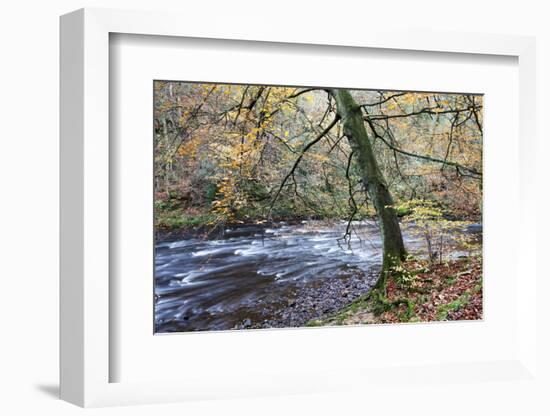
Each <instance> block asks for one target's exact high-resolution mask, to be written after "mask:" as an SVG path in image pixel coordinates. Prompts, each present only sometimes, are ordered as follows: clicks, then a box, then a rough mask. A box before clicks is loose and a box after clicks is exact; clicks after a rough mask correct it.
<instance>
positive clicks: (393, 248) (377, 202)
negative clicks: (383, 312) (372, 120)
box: [330, 89, 406, 288]
mask: <svg viewBox="0 0 550 416" xmlns="http://www.w3.org/2000/svg"><path fill="white" fill-rule="evenodd" d="M330 94H331V95H332V96H333V97H334V99H335V100H336V110H337V113H338V116H339V117H340V119H341V120H342V124H343V128H344V135H345V136H346V138H347V139H348V141H349V143H350V146H351V147H352V149H353V151H354V154H355V155H356V157H357V159H356V160H357V162H358V164H359V168H360V171H361V176H362V180H363V183H364V186H365V189H366V191H367V193H368V196H369V199H370V200H371V201H372V203H373V205H374V208H375V210H376V213H377V216H378V222H379V225H380V231H381V234H382V242H383V250H384V253H383V263H382V273H381V277H380V279H379V281H378V284H377V287H379V288H384V287H385V284H386V278H387V274H388V273H387V272H388V270H389V269H390V268H391V267H393V266H395V265H397V264H399V263H401V261H402V260H404V258H405V254H406V252H405V245H404V244H403V236H402V235H401V228H400V227H399V221H398V219H397V214H396V212H395V209H394V208H393V204H394V202H393V199H392V197H391V194H390V192H389V190H388V186H387V184H386V181H385V179H384V176H383V175H382V172H381V171H380V168H379V167H378V162H377V160H376V156H375V154H374V152H373V148H372V144H371V142H370V139H369V136H368V134H367V130H366V128H365V124H364V121H363V116H362V113H361V108H360V107H359V105H358V104H357V103H356V102H355V100H354V99H353V97H352V96H351V94H350V93H349V91H347V90H336V89H335V90H331V91H330Z"/></svg>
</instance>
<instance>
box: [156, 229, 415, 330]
mask: <svg viewBox="0 0 550 416" xmlns="http://www.w3.org/2000/svg"><path fill="white" fill-rule="evenodd" d="M353 228H354V230H355V232H354V233H353V234H352V238H351V241H349V242H348V243H346V242H345V241H343V240H342V237H343V235H344V234H345V229H346V223H345V222H338V223H336V224H332V225H326V224H322V223H317V222H304V223H302V224H298V225H288V224H285V223H281V224H277V225H276V226H274V227H273V228H267V229H266V228H260V227H255V226H242V227H238V228H234V229H227V230H225V232H224V236H223V237H222V238H219V239H200V238H190V239H185V240H180V241H166V242H161V243H159V244H157V245H156V252H155V329H156V332H180V331H194V330H223V329H233V328H261V327H281V326H301V325H304V324H305V323H306V322H307V321H308V320H310V319H312V318H315V317H319V316H321V315H323V314H327V313H331V312H334V311H335V310H337V309H338V308H341V307H344V306H345V305H346V304H348V303H350V302H351V301H352V300H353V299H355V298H357V297H358V296H360V295H361V294H364V293H366V292H368V290H370V288H371V287H372V285H373V284H374V283H375V281H376V276H377V273H378V271H379V268H380V263H381V253H382V248H381V241H380V237H379V230H378V228H377V225H376V224H375V223H373V222H361V223H355V224H354V227H353ZM403 228H404V231H403V232H404V239H405V244H406V246H407V249H408V250H409V251H415V250H416V251H417V250H421V249H422V248H423V246H424V245H425V242H424V241H423V240H422V238H421V237H420V236H418V235H415V233H411V232H410V231H409V230H408V229H407V228H406V227H403Z"/></svg>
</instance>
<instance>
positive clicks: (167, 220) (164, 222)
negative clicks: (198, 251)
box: [156, 211, 216, 229]
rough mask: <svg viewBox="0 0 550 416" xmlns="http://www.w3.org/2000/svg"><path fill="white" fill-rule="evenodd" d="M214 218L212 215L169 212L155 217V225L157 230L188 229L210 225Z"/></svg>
mask: <svg viewBox="0 0 550 416" xmlns="http://www.w3.org/2000/svg"><path fill="white" fill-rule="evenodd" d="M215 218H216V217H215V215H213V214H199V215H188V214H183V213H181V212H180V211H171V212H164V213H161V214H159V215H157V220H156V223H157V227H159V228H169V229H176V228H190V227H198V226H203V225H208V224H211V223H212V221H214V220H215Z"/></svg>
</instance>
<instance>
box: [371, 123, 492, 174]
mask: <svg viewBox="0 0 550 416" xmlns="http://www.w3.org/2000/svg"><path fill="white" fill-rule="evenodd" d="M365 120H366V122H367V123H368V124H369V126H370V128H371V130H372V132H373V133H374V135H375V136H376V137H377V138H378V139H380V140H381V141H382V142H383V143H384V144H385V145H386V146H388V147H389V148H390V149H392V150H394V151H396V152H398V153H401V154H403V155H406V156H410V157H416V158H418V159H423V160H427V161H429V162H434V163H442V164H444V165H447V166H453V167H454V168H456V169H457V171H458V172H460V169H462V170H465V171H466V172H469V173H471V174H472V175H475V176H477V177H478V178H481V177H482V174H481V172H478V171H477V170H475V169H473V168H467V167H465V166H462V165H460V164H458V163H455V162H449V161H445V160H442V159H436V158H433V157H430V156H425V155H419V154H416V153H411V152H407V151H406V150H402V149H399V148H398V147H396V146H394V145H393V144H391V143H390V142H388V141H387V140H386V139H385V138H384V137H382V135H380V134H378V132H377V131H376V127H375V126H374V123H373V122H372V120H370V118H369V117H366V118H365Z"/></svg>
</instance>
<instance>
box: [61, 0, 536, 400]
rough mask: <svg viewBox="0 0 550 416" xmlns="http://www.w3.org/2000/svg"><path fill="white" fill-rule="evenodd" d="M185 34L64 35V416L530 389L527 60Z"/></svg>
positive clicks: (141, 16)
mask: <svg viewBox="0 0 550 416" xmlns="http://www.w3.org/2000/svg"><path fill="white" fill-rule="evenodd" d="M182 18H183V17H182V16H177V15H173V14H169V13H166V14H165V13H145V12H129V11H115V10H100V9H83V10H79V11H76V12H73V13H71V14H68V15H65V16H63V17H62V18H61V84H62V85H61V255H62V258H61V397H62V398H63V399H65V400H67V401H69V402H72V403H75V404H78V405H80V406H105V405H118V404H139V403H158V402H166V401H185V400H193V399H205V398H220V397H221V398H224V397H227V398H231V397H255V396H261V395H270V394H300V393H322V392H330V391H358V392H361V391H365V389H367V390H368V391H369V392H371V393H372V394H373V395H377V396H381V395H382V396H383V395H388V397H390V396H391V395H392V394H393V395H394V394H396V393H395V391H393V393H392V392H389V391H388V388H387V387H388V386H392V389H394V390H395V389H397V390H399V392H401V393H402V394H404V395H407V394H410V393H411V391H410V390H411V386H412V385H413V384H415V385H420V386H428V385H430V384H433V383H438V385H439V386H443V387H441V390H442V391H441V397H440V398H439V399H440V400H446V397H447V398H448V397H452V395H453V391H452V390H453V389H455V390H456V388H457V387H456V386H453V387H452V388H451V387H450V384H451V383H456V382H458V383H461V384H462V386H463V387H464V386H468V385H469V386H470V388H472V386H475V388H476V389H481V390H483V392H484V393H485V394H486V395H487V397H498V395H499V389H501V388H502V383H503V382H505V383H508V384H507V388H510V389H516V388H517V386H519V385H521V386H531V387H533V386H534V387H533V388H538V387H537V386H538V385H539V384H537V383H539V378H537V374H536V368H537V363H536V360H535V358H536V355H535V351H536V347H537V339H536V331H537V327H536V283H537V270H536V268H535V262H533V261H532V258H533V253H534V252H535V251H536V248H535V240H536V236H535V231H536V228H537V218H536V217H535V216H534V215H532V214H531V210H530V209H529V207H530V206H531V204H533V203H534V202H533V196H532V195H533V192H532V189H531V188H532V187H533V184H532V182H531V181H530V180H529V178H530V177H531V176H532V174H533V170H534V169H535V164H534V162H533V161H534V154H535V153H534V152H535V144H536V136H535V132H534V125H535V123H534V117H535V114H536V112H534V111H532V108H533V102H535V101H534V99H533V98H534V94H535V77H534V70H535V46H534V45H535V43H534V40H533V39H531V38H526V37H515V36H505V35H502V36H500V35H499V36H496V35H486V34H469V33H461V34H451V33H438V34H437V36H433V33H422V32H420V31H407V32H403V31H401V30H399V29H396V28H385V29H384V28H373V29H370V30H367V31H365V30H364V29H361V30H358V28H354V27H346V26H345V25H342V31H338V32H331V33H330V35H329V34H327V33H326V32H324V31H321V30H320V29H319V30H318V31H315V30H314V31H310V32H308V33H307V34H306V33H305V32H304V31H302V30H301V29H299V28H290V29H289V30H288V31H285V32H284V33H281V32H280V31H279V30H277V28H276V26H275V25H272V24H270V23H267V22H266V24H265V25H263V26H262V29H261V30H258V29H254V30H251V31H250V32H249V33H247V34H246V35H237V34H235V32H234V31H233V30H232V26H231V25H230V24H229V23H227V24H224V23H223V22H221V23H220V24H218V25H216V26H215V27H212V28H209V27H205V26H204V25H201V24H200V22H190V21H188V19H186V20H185V21H186V22H187V23H186V24H185V25H181V23H180V22H181V20H182ZM527 108H529V111H527ZM502 120H506V123H503V122H502ZM518 149H519V151H518ZM503 207H506V210H503ZM527 213H529V215H526V214H527ZM511 215H513V216H514V218H518V221H519V223H520V224H518V226H516V227H510V226H509V225H508V224H509V218H510V216H511ZM503 255H505V256H506V258H507V261H506V262H502V261H500V259H501V258H502V256H503ZM520 279H521V282H522V284H521V285H520V284H519V281H520ZM395 380H399V382H398V383H396V382H395ZM499 383H500V384H499ZM396 384H397V385H396ZM445 386H448V388H445ZM499 386H500V387H499ZM461 388H462V387H461ZM464 388H466V387H464ZM371 393H369V394H371ZM411 400H414V399H411Z"/></svg>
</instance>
